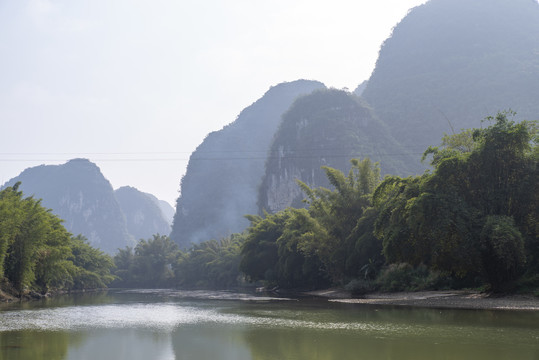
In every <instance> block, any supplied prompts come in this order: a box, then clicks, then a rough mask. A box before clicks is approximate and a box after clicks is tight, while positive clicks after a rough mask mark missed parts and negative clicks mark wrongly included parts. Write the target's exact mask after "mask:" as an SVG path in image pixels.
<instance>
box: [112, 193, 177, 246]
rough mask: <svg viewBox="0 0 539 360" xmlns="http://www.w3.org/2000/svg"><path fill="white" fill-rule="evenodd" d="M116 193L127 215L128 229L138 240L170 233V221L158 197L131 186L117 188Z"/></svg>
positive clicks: (121, 207)
mask: <svg viewBox="0 0 539 360" xmlns="http://www.w3.org/2000/svg"><path fill="white" fill-rule="evenodd" d="M114 194H115V195H116V200H117V201H118V204H119V205H120V209H121V210H122V212H123V214H124V216H125V219H126V225H127V231H128V232H129V234H130V235H132V236H133V237H134V238H135V239H136V240H140V239H148V238H151V237H152V235H154V234H161V235H168V234H170V222H168V221H167V219H166V218H165V215H164V214H163V212H162V210H161V205H160V203H159V200H157V198H155V197H153V196H152V195H150V194H146V193H143V192H141V191H139V190H137V189H135V188H134V187H131V186H123V187H121V188H119V189H116V190H115V191H114Z"/></svg>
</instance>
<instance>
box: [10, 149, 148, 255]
mask: <svg viewBox="0 0 539 360" xmlns="http://www.w3.org/2000/svg"><path fill="white" fill-rule="evenodd" d="M17 182H21V185H20V187H19V190H20V191H22V192H23V193H24V194H26V195H33V196H35V197H36V198H38V199H42V204H43V206H44V207H46V208H49V209H52V211H53V212H54V214H56V215H58V216H59V217H60V218H61V219H62V220H63V221H64V223H63V225H64V227H65V228H66V229H67V230H68V231H69V232H71V233H73V234H84V236H86V237H87V238H88V242H89V244H90V245H92V246H93V247H96V248H99V249H101V250H103V251H104V252H105V253H107V254H109V255H111V254H113V253H114V252H115V251H116V249H118V248H120V247H124V246H126V245H132V244H134V243H135V241H134V240H135V239H136V238H133V237H132V236H131V235H130V234H129V232H128V230H127V225H126V219H125V215H124V213H123V212H122V209H121V208H120V205H119V204H118V201H117V199H116V196H115V194H114V190H113V188H112V185H111V184H110V182H109V181H108V180H107V179H106V178H105V177H104V176H103V174H102V173H101V170H100V169H99V167H98V166H97V165H96V164H94V163H92V162H91V161H89V160H87V159H73V160H69V161H68V162H66V163H65V164H61V165H40V166H35V167H31V168H28V169H26V170H24V171H23V172H22V173H20V174H19V175H18V176H17V177H15V178H13V179H11V180H9V181H8V182H7V183H6V184H4V185H3V186H4V187H8V186H14V185H15V184H16V183H17ZM144 215H145V216H147V217H149V216H151V215H149V214H147V213H146V214H144Z"/></svg>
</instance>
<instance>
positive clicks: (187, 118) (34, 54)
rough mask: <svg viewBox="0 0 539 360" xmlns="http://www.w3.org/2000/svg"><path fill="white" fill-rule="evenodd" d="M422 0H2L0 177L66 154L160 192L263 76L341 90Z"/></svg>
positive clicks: (254, 92) (175, 186)
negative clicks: (307, 82) (315, 82)
mask: <svg viewBox="0 0 539 360" xmlns="http://www.w3.org/2000/svg"><path fill="white" fill-rule="evenodd" d="M425 2H426V0H333V1H327V0H272V1H259V0H152V1H143V0H77V1H73V0H0V184H3V183H4V182H6V181H8V180H9V179H11V178H13V177H15V176H17V175H18V174H19V173H20V172H21V171H22V170H24V169H25V168H27V167H31V166H36V165H40V164H60V163H64V162H65V161H67V160H68V159H71V158H75V157H84V158H89V159H90V160H91V161H93V162H95V163H97V165H98V166H99V167H100V168H101V171H102V172H103V174H104V175H105V177H107V178H108V179H109V181H110V182H111V183H112V185H113V187H114V188H118V187H120V186H124V185H130V186H134V187H136V188H138V189H139V190H142V191H145V192H150V193H152V194H154V195H155V196H157V197H158V198H160V199H163V200H166V201H168V202H169V203H171V205H173V206H174V205H175V201H176V199H177V197H178V195H179V184H180V179H181V177H182V176H183V174H184V172H185V167H186V166H187V162H188V159H189V155H190V154H191V152H192V151H193V150H194V149H195V148H196V147H197V146H198V145H199V144H200V143H201V142H202V140H203V139H204V137H205V136H206V135H207V134H208V133H209V132H211V131H215V130H219V129H221V128H222V127H223V126H224V125H226V124H228V123H230V122H232V121H234V119H235V118H236V117H237V115H238V114H239V113H240V111H241V110H242V109H243V108H245V107H247V106H249V105H250V104H252V103H253V102H254V101H256V100H257V99H258V98H260V97H261V96H262V95H263V94H264V93H265V92H266V91H267V90H268V89H269V87H270V86H273V85H276V84H278V83H280V82H283V81H293V80H297V79H301V78H303V79H309V80H318V81H322V82H323V83H325V84H326V85H327V86H330V87H335V88H343V87H348V88H349V89H350V90H353V89H354V88H355V87H356V86H357V85H358V84H359V83H361V82H362V81H363V80H365V79H368V77H369V76H370V73H371V72H372V70H373V68H374V64H375V62H376V58H377V55H378V50H379V48H380V45H381V44H382V42H383V41H384V40H385V39H386V38H387V37H388V36H389V35H390V33H391V29H392V28H393V27H394V26H395V25H396V24H397V23H398V22H399V21H400V20H401V19H402V18H403V17H404V16H405V15H406V13H407V11H408V10H409V9H410V8H412V7H414V6H417V5H420V4H423V3H425Z"/></svg>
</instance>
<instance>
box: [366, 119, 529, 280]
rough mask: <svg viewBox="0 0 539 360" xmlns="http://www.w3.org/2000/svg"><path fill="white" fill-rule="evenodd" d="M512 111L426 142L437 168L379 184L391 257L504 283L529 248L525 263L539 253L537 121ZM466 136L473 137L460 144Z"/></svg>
mask: <svg viewBox="0 0 539 360" xmlns="http://www.w3.org/2000/svg"><path fill="white" fill-rule="evenodd" d="M510 114H511V113H499V114H498V115H497V116H496V117H495V118H487V120H488V121H494V124H493V125H491V126H489V127H487V128H484V129H480V130H479V129H478V130H475V131H473V132H472V131H465V132H463V133H462V136H451V137H445V138H444V139H445V140H444V146H445V147H444V148H443V149H441V150H440V149H438V148H430V149H429V150H427V152H426V153H425V155H427V154H433V155H434V156H433V161H432V165H433V166H434V172H433V173H432V174H431V173H429V172H427V173H425V174H424V175H423V176H420V177H413V178H407V179H401V178H398V177H389V178H386V179H385V180H384V182H383V183H382V184H381V185H380V186H379V187H378V188H377V189H376V191H375V194H374V204H375V207H376V209H377V210H378V213H379V215H378V217H377V219H376V222H375V234H376V236H377V237H378V238H379V239H380V240H381V241H382V244H383V253H384V256H385V258H386V260H387V261H388V262H389V263H399V262H402V263H410V264H412V265H414V266H417V265H419V264H425V265H426V266H428V267H429V268H431V269H433V270H439V271H442V272H444V273H447V274H452V275H454V276H456V277H460V278H464V277H469V278H472V277H476V276H481V277H483V278H484V280H485V281H487V282H489V283H490V284H491V286H492V287H493V288H494V289H500V288H502V287H503V285H504V284H507V283H509V282H512V281H514V280H515V279H516V277H517V276H518V275H519V274H521V273H522V271H523V270H524V269H525V263H526V255H527V257H528V264H533V261H534V259H538V254H539V252H538V247H537V236H538V232H537V223H538V219H539V216H538V215H539V214H538V211H537V204H538V203H539V198H538V195H537V191H535V190H533V189H537V185H538V181H539V176H538V169H537V156H536V155H535V154H536V150H535V149H536V147H537V140H536V138H537V137H536V135H535V134H536V130H535V129H536V125H535V123H533V122H521V123H515V122H513V121H510V120H509V119H508V115H510ZM470 134H473V143H470V141H469V139H470ZM463 139H464V140H465V141H464V140H463ZM463 142H464V143H466V144H469V145H466V146H465V147H462V148H459V146H460V145H459V144H461V143H463ZM479 264H481V265H479ZM534 266H535V267H534ZM527 270H528V272H532V273H533V272H536V271H537V268H536V265H531V266H528V267H527Z"/></svg>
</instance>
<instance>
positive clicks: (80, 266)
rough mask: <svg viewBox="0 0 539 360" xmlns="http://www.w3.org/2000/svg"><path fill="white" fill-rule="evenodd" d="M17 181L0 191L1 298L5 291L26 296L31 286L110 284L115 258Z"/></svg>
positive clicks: (57, 287) (33, 288)
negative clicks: (75, 231) (73, 231)
mask: <svg viewBox="0 0 539 360" xmlns="http://www.w3.org/2000/svg"><path fill="white" fill-rule="evenodd" d="M19 186H20V183H16V184H15V185H14V186H9V187H7V188H6V189H4V190H2V191H0V299H1V298H2V296H3V294H4V292H5V293H7V294H10V293H11V295H16V296H19V297H21V298H22V297H23V296H24V295H27V293H28V292H29V291H38V292H40V293H42V294H46V293H47V292H48V291H49V290H70V289H88V288H102V287H106V285H107V284H108V283H110V282H111V281H112V280H113V278H114V277H113V276H112V275H111V273H110V270H111V269H112V267H113V262H112V259H111V258H110V257H109V256H108V255H105V254H104V253H103V252H101V251H99V250H97V249H94V248H92V247H91V246H90V245H88V243H87V242H86V239H84V238H83V237H81V236H77V237H73V236H72V235H71V234H70V233H69V232H68V231H67V230H66V229H65V228H64V227H63V225H62V220H61V219H60V218H58V217H57V216H56V215H54V214H52V213H51V211H50V210H48V209H46V208H45V207H43V206H42V205H41V200H37V199H34V198H32V197H24V196H23V193H22V192H21V191H19Z"/></svg>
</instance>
